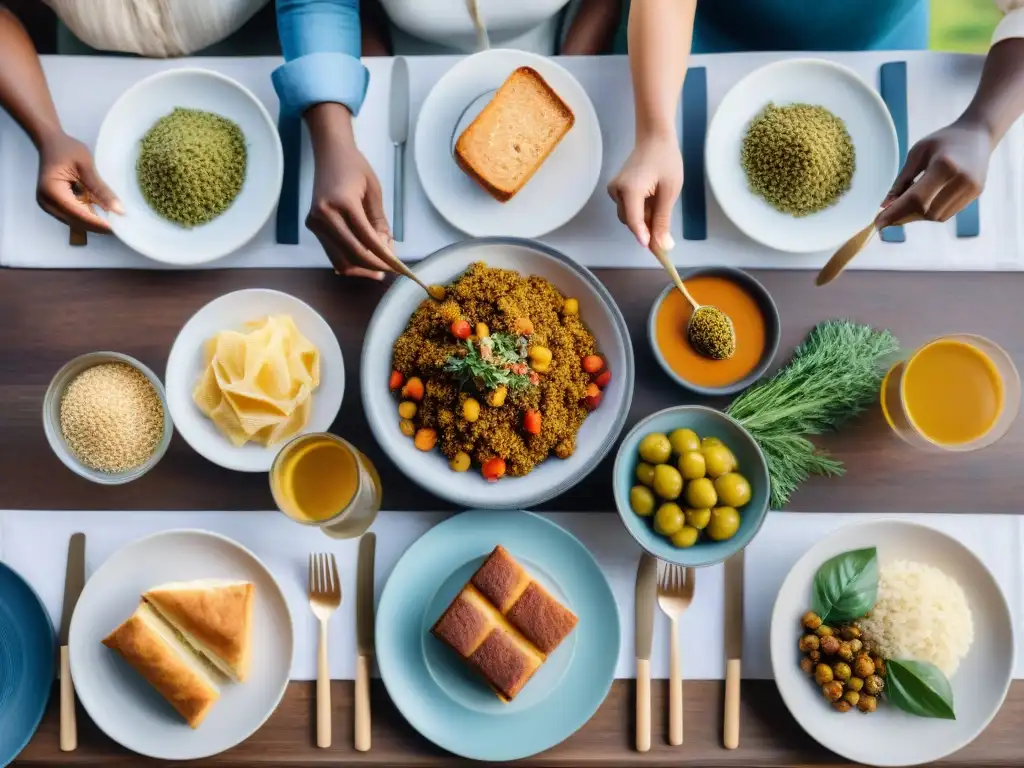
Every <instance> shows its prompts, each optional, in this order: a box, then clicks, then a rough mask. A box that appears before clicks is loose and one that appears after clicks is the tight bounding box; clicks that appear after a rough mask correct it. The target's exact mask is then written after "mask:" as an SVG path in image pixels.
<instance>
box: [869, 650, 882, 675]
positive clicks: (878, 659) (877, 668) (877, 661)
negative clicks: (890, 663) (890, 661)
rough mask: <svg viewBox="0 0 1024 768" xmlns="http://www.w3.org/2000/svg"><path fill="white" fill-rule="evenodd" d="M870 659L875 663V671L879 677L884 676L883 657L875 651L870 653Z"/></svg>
mask: <svg viewBox="0 0 1024 768" xmlns="http://www.w3.org/2000/svg"><path fill="white" fill-rule="evenodd" d="M871 660H872V661H873V662H874V663H875V672H876V673H877V674H878V675H879V676H880V677H885V659H883V658H882V657H881V656H879V655H878V654H877V653H873V654H871Z"/></svg>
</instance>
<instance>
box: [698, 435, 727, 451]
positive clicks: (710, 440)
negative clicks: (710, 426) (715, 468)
mask: <svg viewBox="0 0 1024 768" xmlns="http://www.w3.org/2000/svg"><path fill="white" fill-rule="evenodd" d="M712 445H725V443H723V442H722V441H721V440H719V439H718V438H717V437H705V438H704V439H703V440H701V441H700V447H701V448H702V449H704V448H710V447H711V446H712Z"/></svg>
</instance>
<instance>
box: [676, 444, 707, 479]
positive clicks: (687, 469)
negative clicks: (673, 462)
mask: <svg viewBox="0 0 1024 768" xmlns="http://www.w3.org/2000/svg"><path fill="white" fill-rule="evenodd" d="M679 471H680V472H682V473H683V477H684V478H685V479H686V480H696V479H697V478H698V477H704V475H705V474H707V469H706V466H705V464H704V454H703V453H700V452H699V451H687V452H686V453H684V454H683V455H682V456H680V457H679Z"/></svg>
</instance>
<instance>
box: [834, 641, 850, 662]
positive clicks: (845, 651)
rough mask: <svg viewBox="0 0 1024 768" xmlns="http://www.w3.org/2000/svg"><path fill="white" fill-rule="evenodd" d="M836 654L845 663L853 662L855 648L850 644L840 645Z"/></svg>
mask: <svg viewBox="0 0 1024 768" xmlns="http://www.w3.org/2000/svg"><path fill="white" fill-rule="evenodd" d="M836 654H837V655H838V656H839V658H840V659H842V660H843V661H853V648H851V647H850V644H849V643H840V644H839V650H838V651H836Z"/></svg>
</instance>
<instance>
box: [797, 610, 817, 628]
mask: <svg viewBox="0 0 1024 768" xmlns="http://www.w3.org/2000/svg"><path fill="white" fill-rule="evenodd" d="M800 623H801V624H803V625H804V628H806V629H809V630H811V631H812V632H813V631H814V630H816V629H817V628H818V627H820V626H821V616H819V615H818V614H816V613H815V612H814V611H808V612H807V613H805V614H804V615H803V617H802V618H801V619H800Z"/></svg>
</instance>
